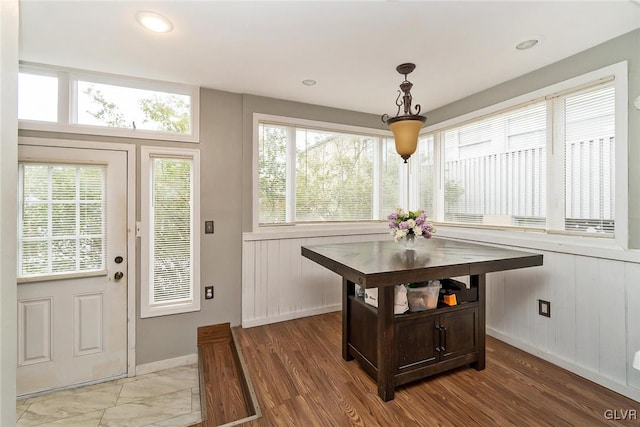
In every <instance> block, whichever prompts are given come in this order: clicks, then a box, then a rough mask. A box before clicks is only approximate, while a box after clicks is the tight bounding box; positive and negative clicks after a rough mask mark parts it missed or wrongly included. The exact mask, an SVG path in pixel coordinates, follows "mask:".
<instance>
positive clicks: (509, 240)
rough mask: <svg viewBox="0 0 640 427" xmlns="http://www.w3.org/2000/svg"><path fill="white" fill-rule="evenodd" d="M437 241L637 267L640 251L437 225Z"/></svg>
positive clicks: (586, 239)
mask: <svg viewBox="0 0 640 427" xmlns="http://www.w3.org/2000/svg"><path fill="white" fill-rule="evenodd" d="M437 237H446V238H451V239H457V240H469V241H472V242H478V243H486V244H491V245H505V246H512V247H515V248H521V249H525V250H540V251H547V252H558V253H563V254H571V255H581V256H588V257H595V258H605V259H612V260H617V261H629V262H636V263H640V250H625V249H624V248H622V247H621V246H620V245H619V244H618V243H616V241H615V240H614V239H607V238H601V237H590V236H569V235H561V234H548V233H544V232H536V231H511V230H495V229H482V228H467V227H448V226H444V225H438V234H437Z"/></svg>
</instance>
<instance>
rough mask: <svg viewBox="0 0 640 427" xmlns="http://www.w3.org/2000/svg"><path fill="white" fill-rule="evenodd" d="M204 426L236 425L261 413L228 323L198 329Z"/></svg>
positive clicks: (234, 336) (201, 424) (202, 425)
mask: <svg viewBox="0 0 640 427" xmlns="http://www.w3.org/2000/svg"><path fill="white" fill-rule="evenodd" d="M198 355H199V360H198V363H199V367H200V400H201V408H202V409H201V411H202V420H203V421H202V422H201V423H199V424H196V426H201V427H213V426H225V427H226V426H235V425H238V424H242V423H246V422H248V421H252V420H255V419H257V418H259V417H260V416H261V412H260V408H259V406H258V400H257V398H256V394H255V391H254V389H253V385H252V383H251V379H250V378H249V374H248V371H247V367H246V364H245V361H244V357H243V355H242V349H240V348H239V345H238V344H237V342H236V335H235V333H234V331H233V330H232V329H231V328H230V326H229V324H228V323H226V324H221V325H211V326H204V327H200V328H198Z"/></svg>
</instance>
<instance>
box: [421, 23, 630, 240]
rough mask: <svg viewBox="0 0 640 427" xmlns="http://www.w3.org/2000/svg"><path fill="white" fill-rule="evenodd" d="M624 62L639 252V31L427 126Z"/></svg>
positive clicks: (437, 113) (449, 109)
mask: <svg viewBox="0 0 640 427" xmlns="http://www.w3.org/2000/svg"><path fill="white" fill-rule="evenodd" d="M624 60H626V61H628V67H629V68H628V69H629V165H630V167H629V168H628V169H629V225H630V229H629V247H630V248H634V249H640V185H638V182H640V168H638V167H637V166H636V165H638V164H639V163H640V111H638V110H637V109H635V108H634V107H633V100H634V99H635V98H636V97H638V96H640V30H635V31H632V32H630V33H627V34H624V35H622V36H620V37H617V38H615V39H613V40H609V41H608V42H605V43H603V44H601V45H598V46H595V47H593V48H591V49H589V50H586V51H584V52H581V53H578V54H576V55H574V56H571V57H569V58H566V59H564V60H562V61H559V62H556V63H554V64H551V65H549V66H546V67H544V68H540V69H538V70H536V71H534V72H531V73H529V74H525V75H523V76H520V77H518V78H516V79H513V80H510V81H508V82H505V83H502V84H500V85H498V86H495V87H492V88H490V89H487V90H485V91H482V92H479V93H476V94H474V95H471V96H469V97H467V98H464V99H461V100H459V101H456V102H453V103H451V104H448V105H445V106H444V107H441V108H438V109H435V110H433V111H429V112H427V113H426V116H427V117H428V120H427V124H428V125H434V124H436V123H439V122H442V121H444V120H447V119H451V118H454V117H458V116H460V115H463V114H466V113H469V112H472V111H475V110H479V109H481V108H484V107H488V106H491V105H494V104H497V103H499V102H502V101H506V100H508V99H511V98H514V97H516V96H519V95H522V94H525V93H529V92H532V91H534V90H537V89H541V88H544V87H546V86H550V85H552V84H554V83H558V82H562V81H564V80H567V79H570V78H572V77H576V76H579V75H582V74H586V73H588V72H590V71H594V70H597V69H599V68H603V67H606V66H608V65H611V64H615V63H618V62H621V61H624Z"/></svg>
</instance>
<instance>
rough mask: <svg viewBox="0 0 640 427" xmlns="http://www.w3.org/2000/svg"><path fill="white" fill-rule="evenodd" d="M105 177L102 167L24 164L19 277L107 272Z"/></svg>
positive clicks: (21, 177)
mask: <svg viewBox="0 0 640 427" xmlns="http://www.w3.org/2000/svg"><path fill="white" fill-rule="evenodd" d="M104 174H105V169H104V167H102V166H78V165H53V164H30V163H23V164H20V202H21V203H20V212H19V221H18V239H19V242H18V247H19V254H18V277H33V276H43V275H48V274H57V273H76V272H83V271H99V270H103V269H104V265H105V264H104V263H105V260H104V258H105V248H104V241H105V240H104V234H105V210H104V208H105V205H104V204H105V192H104V191H105V187H104V182H105V175H104ZM79 189H83V190H82V191H79ZM83 192H85V193H88V194H91V195H92V201H91V202H85V201H82V200H81V198H82V196H81V193H83Z"/></svg>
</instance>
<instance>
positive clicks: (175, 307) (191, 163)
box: [140, 147, 200, 318]
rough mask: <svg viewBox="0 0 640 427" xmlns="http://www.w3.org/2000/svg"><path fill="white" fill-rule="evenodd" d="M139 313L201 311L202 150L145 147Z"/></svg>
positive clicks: (142, 314)
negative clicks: (200, 153) (200, 166)
mask: <svg viewBox="0 0 640 427" xmlns="http://www.w3.org/2000/svg"><path fill="white" fill-rule="evenodd" d="M141 152H142V179H141V181H142V221H143V225H142V227H141V232H142V240H141V245H142V265H143V268H142V277H141V279H142V291H141V298H140V299H141V317H143V318H144V317H152V316H162V315H167V314H176V313H185V312H190V311H197V310H199V309H200V261H199V256H200V255H199V253H200V252H199V248H200V239H199V230H200V228H199V222H200V213H199V211H200V202H199V196H200V179H199V176H200V172H199V170H200V169H199V161H200V160H199V159H200V156H199V151H198V150H189V149H173V148H159V147H142V149H141Z"/></svg>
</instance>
